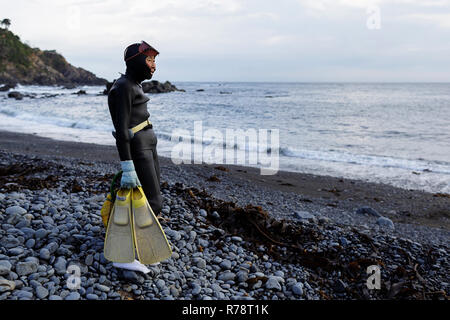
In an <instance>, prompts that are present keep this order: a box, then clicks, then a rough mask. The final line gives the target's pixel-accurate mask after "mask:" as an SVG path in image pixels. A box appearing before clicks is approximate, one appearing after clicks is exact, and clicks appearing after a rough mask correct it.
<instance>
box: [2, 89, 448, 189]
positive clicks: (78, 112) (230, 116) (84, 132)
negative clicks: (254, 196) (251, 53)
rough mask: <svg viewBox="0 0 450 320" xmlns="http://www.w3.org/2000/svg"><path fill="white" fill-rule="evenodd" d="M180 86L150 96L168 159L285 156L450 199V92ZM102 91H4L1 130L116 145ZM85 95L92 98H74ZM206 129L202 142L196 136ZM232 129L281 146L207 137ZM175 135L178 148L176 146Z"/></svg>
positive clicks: (295, 166)
mask: <svg viewBox="0 0 450 320" xmlns="http://www.w3.org/2000/svg"><path fill="white" fill-rule="evenodd" d="M173 84H174V85H176V86H177V87H178V88H180V89H185V90H186V92H171V93H164V94H149V95H148V96H149V98H150V101H149V103H148V110H149V112H150V117H151V121H152V123H153V125H154V130H155V132H156V133H157V136H158V152H159V154H160V155H162V156H166V157H171V156H173V157H174V158H177V157H176V156H174V154H173V152H174V147H175V146H178V147H180V145H181V144H184V146H186V144H187V145H191V143H193V145H192V150H194V151H195V150H197V151H198V150H200V153H199V154H198V153H196V155H195V157H196V159H199V158H198V156H200V158H201V155H202V150H203V152H205V147H207V146H210V147H211V146H215V147H216V150H218V149H217V148H219V147H220V149H223V151H224V154H226V152H230V151H236V150H240V151H243V152H246V163H244V164H247V165H251V166H258V164H255V163H251V161H250V160H249V159H250V158H251V157H252V155H255V154H257V151H258V150H259V151H261V150H264V152H265V154H266V155H269V156H276V155H277V154H278V156H279V158H278V163H277V165H279V169H280V170H286V171H295V172H304V173H312V174H317V175H331V176H335V177H344V178H354V179H362V180H365V181H372V182H380V183H387V184H391V185H394V186H397V187H401V188H406V189H417V190H424V191H428V192H442V193H450V84H447V83H414V84H413V83H372V84H369V83H248V82H246V83H238V82H173ZM103 89H104V87H101V86H81V87H77V88H75V89H64V88H62V87H46V86H22V85H19V86H18V87H17V88H15V89H13V90H14V91H19V92H22V93H25V94H31V95H33V96H34V97H33V98H30V97H25V98H23V99H22V100H15V99H12V98H8V97H7V92H0V130H7V131H13V132H22V133H32V134H37V135H39V136H43V137H49V138H54V139H58V140H68V141H78V142H90V143H97V144H105V145H114V144H115V141H114V138H113V136H112V135H111V131H112V130H113V126H112V122H111V119H110V115H109V111H108V105H107V97H106V96H105V95H101V94H99V93H100V92H102V91H103ZM78 90H85V91H86V92H87V94H86V95H76V94H74V93H75V92H77V91H78ZM48 95H54V96H51V97H48ZM199 121H201V126H202V130H203V131H202V132H200V134H201V135H204V136H203V139H201V136H194V127H195V124H196V123H197V124H198V123H199ZM211 129H216V130H215V131H211ZM227 129H233V130H238V129H242V130H248V131H247V132H250V131H251V130H254V131H255V132H260V130H261V129H270V130H272V131H271V132H275V131H277V130H278V133H279V140H278V141H279V146H276V147H274V145H268V146H263V147H261V140H260V139H259V138H260V136H257V139H256V140H255V139H253V138H252V137H251V136H249V141H247V143H245V141H240V142H239V141H237V142H231V143H228V142H227V141H226V140H223V143H222V141H221V140H220V139H217V138H216V137H215V136H214V135H209V137H205V135H208V134H206V133H207V132H208V130H210V133H211V132H212V133H214V132H215V133H216V136H217V135H218V134H219V133H222V134H223V136H224V139H225V136H226V132H227V131H226V130H227ZM261 132H262V131H261ZM177 133H181V135H182V136H183V139H182V141H181V142H180V140H181V139H178V138H177V139H173V136H174V134H177ZM197 133H198V131H197ZM219 136H220V135H219ZM272 137H276V136H272ZM252 139H253V140H252ZM270 141H271V142H274V141H275V139H273V141H272V140H270ZM211 142H212V143H213V145H211ZM199 146H200V148H197V147H199ZM255 146H256V147H255ZM201 147H203V149H201ZM259 147H261V149H258V148H259ZM267 152H268V153H267ZM230 154H231V153H230ZM219 156H220V153H219ZM178 158H179V157H178ZM203 159H206V158H203ZM231 160H233V159H231ZM234 160H235V161H236V159H234ZM227 161H230V159H227ZM216 162H219V163H220V161H216ZM228 163H230V162H228Z"/></svg>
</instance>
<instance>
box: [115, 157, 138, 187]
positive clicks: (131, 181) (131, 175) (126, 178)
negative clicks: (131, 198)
mask: <svg viewBox="0 0 450 320" xmlns="http://www.w3.org/2000/svg"><path fill="white" fill-rule="evenodd" d="M120 165H121V166H122V171H123V172H122V179H121V180H120V187H121V188H126V189H131V188H136V187H140V186H141V182H140V181H139V178H138V176H137V174H136V170H135V169H134V164H133V160H126V161H121V162H120Z"/></svg>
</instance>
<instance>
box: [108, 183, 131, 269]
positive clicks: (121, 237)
mask: <svg viewBox="0 0 450 320" xmlns="http://www.w3.org/2000/svg"><path fill="white" fill-rule="evenodd" d="M131 194H132V191H131V189H120V190H119V191H117V194H116V201H115V202H114V207H113V209H112V212H111V216H110V218H109V222H108V227H107V229H106V236H105V247H104V255H105V258H106V259H108V260H110V261H113V262H133V261H134V257H135V253H134V250H135V247H134V239H133V228H132V227H133V221H132V219H133V218H132V216H131Z"/></svg>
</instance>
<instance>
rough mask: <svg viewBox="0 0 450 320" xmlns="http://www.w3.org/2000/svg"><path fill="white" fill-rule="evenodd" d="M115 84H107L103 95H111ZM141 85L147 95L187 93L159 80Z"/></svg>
mask: <svg viewBox="0 0 450 320" xmlns="http://www.w3.org/2000/svg"><path fill="white" fill-rule="evenodd" d="M113 83H114V81H113V82H108V83H106V89H105V90H104V91H103V94H108V93H109V90H111V87H112V85H113ZM141 85H142V90H144V92H145V93H166V92H172V91H181V92H185V90H183V89H178V88H177V87H175V86H174V85H173V84H171V83H170V82H169V81H166V82H164V83H161V82H159V81H157V80H152V81H146V82H142V84H141Z"/></svg>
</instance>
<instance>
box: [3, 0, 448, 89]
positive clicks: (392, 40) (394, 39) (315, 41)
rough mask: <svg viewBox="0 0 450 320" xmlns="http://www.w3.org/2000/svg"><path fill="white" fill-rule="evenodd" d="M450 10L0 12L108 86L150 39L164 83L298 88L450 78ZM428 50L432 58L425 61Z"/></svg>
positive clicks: (352, 2)
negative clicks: (334, 80) (421, 76)
mask: <svg viewBox="0 0 450 320" xmlns="http://www.w3.org/2000/svg"><path fill="white" fill-rule="evenodd" d="M0 1H2V0H0ZM374 4H375V5H379V6H380V8H381V29H380V30H375V31H371V30H368V29H367V27H366V20H367V17H368V14H367V12H366V9H367V7H368V6H370V5H374ZM449 4H450V0H422V1H420V0H390V1H388V0H378V1H377V0H373V1H369V0H294V1H288V0H283V1H278V2H273V1H269V0H246V1H242V0H226V1H224V0H191V1H187V0H152V1H144V0H104V1H99V0H98V1H97V0H67V1H50V0H34V1H33V0H29V1H25V0H16V1H14V2H12V1H2V4H1V6H2V15H3V16H4V17H8V18H10V19H11V20H12V26H11V30H12V31H14V32H15V33H16V34H18V35H19V36H20V37H21V39H22V40H27V41H28V42H29V43H30V44H31V45H32V46H36V47H40V48H42V49H56V50H57V51H58V52H60V53H62V54H63V55H64V56H65V57H66V58H67V59H68V61H69V62H71V63H72V64H74V65H77V66H81V67H83V68H86V69H88V70H92V71H93V72H95V73H97V74H99V75H100V76H103V77H107V78H109V79H112V78H114V77H116V76H117V72H118V71H123V67H124V64H123V60H122V55H123V50H124V48H125V47H126V46H127V45H128V44H130V43H133V42H137V41H140V40H146V41H148V42H150V43H151V44H152V45H154V46H155V47H156V48H158V50H159V51H160V52H161V54H160V56H158V61H157V63H158V71H157V76H158V77H162V78H163V79H169V80H221V79H227V80H246V79H247V80H255V79H259V80H260V81H262V80H267V81H271V80H274V79H277V80H282V79H283V77H285V78H286V79H289V80H290V81H295V79H299V80H307V79H308V77H310V78H311V79H318V78H320V77H323V78H325V77H326V78H327V79H328V80H329V79H330V77H333V74H336V75H337V74H339V75H340V76H339V77H340V79H342V78H343V77H344V76H345V74H346V73H345V70H346V69H350V68H351V69H352V70H353V71H352V72H349V73H348V79H347V80H351V77H352V76H355V77H356V75H358V77H362V75H363V74H366V77H367V78H370V75H371V74H373V75H374V76H375V75H376V76H377V77H381V75H382V74H385V75H386V76H387V77H389V76H391V70H392V68H393V66H396V65H399V66H401V68H398V69H396V72H397V77H398V78H401V77H402V75H404V76H405V79H406V80H407V79H408V78H409V77H410V75H411V72H412V71H411V70H418V69H414V68H413V66H417V65H422V66H423V68H428V70H429V72H427V74H428V75H432V74H439V77H440V79H441V78H442V76H441V75H442V74H443V73H445V72H448V74H449V77H450V61H448V59H449V58H448V57H449V56H450V48H449V47H450V44H446V42H443V41H442V39H446V38H448V28H449V24H450V22H448V21H450V16H449V15H450V9H449V8H450V6H449ZM18 8H20V10H18ZM430 52H432V53H433V59H428V58H427V57H426V55H425V54H424V53H430ZM420 55H422V56H420ZM432 60H439V64H438V63H434V62H433V61H432ZM446 62H447V63H446ZM408 63H409V67H408ZM269 65H270V68H267V66H269ZM375 66H376V68H377V72H376V73H375V72H373V70H374V67H375ZM358 68H359V69H358ZM327 69H328V70H329V71H328V72H326V70H327ZM317 70H320V71H321V72H319V73H318V72H317ZM336 70H340V71H339V72H337V71H336ZM358 70H359V71H358ZM435 71H439V73H437V72H435ZM387 80H389V79H387ZM449 80H450V79H449Z"/></svg>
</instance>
